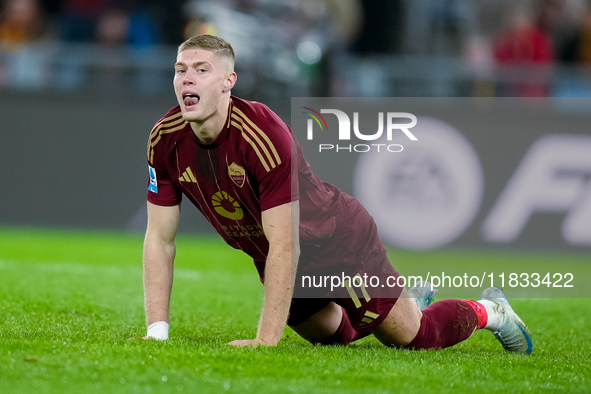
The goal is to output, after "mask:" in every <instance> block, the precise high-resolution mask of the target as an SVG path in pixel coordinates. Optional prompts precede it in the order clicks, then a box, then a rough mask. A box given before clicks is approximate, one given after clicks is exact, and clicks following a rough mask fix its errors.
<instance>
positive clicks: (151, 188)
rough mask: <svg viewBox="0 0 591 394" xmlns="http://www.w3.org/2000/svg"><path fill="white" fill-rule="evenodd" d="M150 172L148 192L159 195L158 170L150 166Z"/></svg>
mask: <svg viewBox="0 0 591 394" xmlns="http://www.w3.org/2000/svg"><path fill="white" fill-rule="evenodd" d="M148 171H149V173H150V185H149V186H148V190H149V191H151V192H154V193H158V179H157V178H156V170H155V169H154V167H151V166H148Z"/></svg>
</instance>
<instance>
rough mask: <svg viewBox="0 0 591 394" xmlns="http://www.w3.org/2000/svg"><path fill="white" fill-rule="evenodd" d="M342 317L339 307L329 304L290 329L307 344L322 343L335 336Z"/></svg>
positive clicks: (332, 303)
mask: <svg viewBox="0 0 591 394" xmlns="http://www.w3.org/2000/svg"><path fill="white" fill-rule="evenodd" d="M342 315H343V311H342V309H341V307H340V306H338V305H337V304H335V303H334V302H330V303H329V304H328V305H326V306H325V307H324V308H322V309H321V310H319V311H318V312H316V313H315V314H313V315H312V316H310V317H309V318H308V319H306V321H304V322H303V323H300V324H298V325H295V326H290V327H291V328H292V329H293V330H294V331H295V332H296V333H297V334H298V335H299V336H301V337H302V338H304V339H305V340H307V341H308V342H311V343H314V344H316V343H323V342H324V341H327V340H329V338H331V337H332V336H334V335H335V333H336V332H337V330H338V329H339V326H340V324H341V321H342V319H343V317H342Z"/></svg>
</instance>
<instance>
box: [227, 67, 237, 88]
mask: <svg viewBox="0 0 591 394" xmlns="http://www.w3.org/2000/svg"><path fill="white" fill-rule="evenodd" d="M236 79H238V76H237V75H236V73H235V72H234V71H231V72H229V73H228V74H227V75H226V81H225V82H224V92H227V91H228V90H231V89H232V88H233V87H234V85H235V84H236Z"/></svg>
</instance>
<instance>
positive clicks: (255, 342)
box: [228, 338, 273, 347]
mask: <svg viewBox="0 0 591 394" xmlns="http://www.w3.org/2000/svg"><path fill="white" fill-rule="evenodd" d="M228 345H232V346H239V347H247V346H251V347H257V346H273V344H272V343H267V342H265V341H263V340H262V339H259V338H256V339H237V340H235V341H232V342H230V343H228Z"/></svg>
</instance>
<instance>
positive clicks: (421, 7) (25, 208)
mask: <svg viewBox="0 0 591 394" xmlns="http://www.w3.org/2000/svg"><path fill="white" fill-rule="evenodd" d="M0 4H2V10H1V13H0V120H1V121H0V128H1V129H0V168H1V169H2V175H1V176H2V190H1V191H0V225H3V226H12V225H14V226H43V227H57V226H59V227H71V228H99V229H127V230H129V231H138V232H141V231H142V230H143V228H144V226H145V220H146V219H145V193H146V192H145V189H146V184H147V171H146V164H145V143H146V141H147V136H148V133H149V131H150V129H151V127H152V126H153V124H154V123H155V122H156V121H157V120H158V119H159V118H160V117H161V116H162V115H163V114H164V113H165V112H166V111H167V110H168V109H169V108H170V107H172V106H174V105H175V104H176V102H175V98H174V95H173V91H172V84H171V81H172V65H173V63H174V59H175V53H176V46H177V45H178V44H179V43H180V42H181V41H182V40H183V39H184V38H186V37H189V36H191V35H194V34H197V33H201V34H202V33H211V34H217V35H219V36H221V37H223V38H225V39H227V40H228V41H230V42H231V43H232V44H233V46H234V48H235V50H236V54H237V72H238V76H239V78H238V83H237V85H236V88H235V90H234V93H235V94H236V95H238V96H241V97H244V98H247V99H251V100H257V101H262V102H264V103H266V104H268V105H269V106H270V107H271V108H272V109H274V110H275V111H276V112H277V113H279V114H280V115H281V116H282V117H283V118H284V119H286V120H287V121H290V119H291V117H292V108H291V98H292V97H347V96H348V97H420V98H433V97H452V98H458V97H462V98H463V99H462V100H464V101H453V103H455V106H454V107H453V108H452V109H451V110H449V111H447V112H445V114H443V115H441V117H440V118H441V119H445V120H446V122H448V123H449V122H453V120H454V119H457V118H458V116H459V112H458V111H459V109H461V108H464V106H465V105H467V104H466V103H467V102H468V103H469V102H473V103H476V102H481V101H482V100H483V98H512V97H545V99H542V100H543V103H544V105H543V106H542V107H540V108H543V110H541V111H537V112H531V113H528V115H527V116H529V117H530V119H532V120H537V122H534V123H527V126H526V127H522V128H520V129H517V130H507V127H503V130H504V132H497V131H498V130H496V129H494V128H491V127H493V126H494V125H495V124H496V122H497V121H501V120H505V121H506V119H507V117H509V118H510V117H511V116H515V114H514V113H512V112H511V109H510V108H505V109H504V110H501V111H500V112H495V115H494V116H488V118H486V123H485V124H482V129H480V128H479V126H480V124H478V123H475V124H472V125H471V127H464V128H462V125H457V124H456V125H454V127H456V128H457V129H459V130H461V131H462V132H463V133H464V137H465V138H466V139H467V141H469V143H470V144H471V145H472V146H473V147H474V149H475V150H474V152H475V153H476V156H477V157H478V158H479V160H480V161H481V163H482V166H483V173H484V179H483V181H482V182H483V183H482V185H481V186H479V187H480V189H479V190H480V192H481V193H482V196H481V197H478V198H479V201H477V204H476V205H477V207H476V209H475V211H474V212H473V213H472V214H471V216H470V217H469V218H468V219H465V218H464V219H462V220H465V223H460V224H459V225H458V226H459V227H458V228H460V229H459V230H457V234H455V236H454V237H450V239H449V240H448V241H446V242H444V243H439V244H437V243H436V242H435V243H434V244H433V245H427V246H425V248H431V247H435V246H434V245H436V246H437V247H443V246H448V245H461V246H477V247H482V246H487V247H511V248H513V247H517V248H519V247H523V248H528V249H557V250H567V251H573V252H588V251H589V250H591V249H590V248H591V238H590V237H591V228H590V227H589V226H591V187H590V186H591V183H590V180H591V176H590V175H591V164H590V163H589V161H588V159H586V158H585V157H586V156H587V157H591V150H589V151H588V155H586V153H585V152H587V151H586V150H585V149H587V147H588V146H589V141H590V140H591V131H590V129H589V127H588V125H589V121H590V120H591V111H589V109H591V106H590V103H591V102H590V101H589V100H588V99H586V96H589V93H591V4H590V3H589V2H588V1H583V0H531V1H525V0H523V1H510V0H445V1H443V0H441V1H435V0H388V1H384V0H323V1H317V0H300V1H297V0H291V1H278V0H215V1H214V0H170V1H166V2H162V1H156V0H120V1H112V0H92V1H91V0H86V1H84V0H3V1H2V2H1V3H0ZM472 98H473V101H470V100H471V99H472ZM465 100H468V101H465ZM510 102H511V101H510ZM509 107H510V106H509ZM417 108H420V106H419V107H417ZM448 109H449V108H448ZM454 111H455V112H454ZM511 114H513V115H511ZM489 115H490V114H489ZM430 116H432V114H430ZM473 123H474V122H473ZM501 123H502V122H501ZM464 126H465V125H464ZM487 127H488V128H487ZM466 130H468V131H466ZM469 130H472V132H470V131H469ZM556 133H558V134H559V135H563V134H564V135H566V136H567V137H566V139H569V138H570V137H573V136H575V137H576V138H575V139H570V140H569V141H570V142H565V143H562V142H563V141H562V140H561V141H562V142H559V143H558V144H557V145H552V141H553V140H551V138H553V136H555V134H556ZM545 137H548V138H550V144H551V147H552V148H550V149H547V150H546V151H545V153H544V152H542V155H544V154H547V155H548V156H547V157H548V162H549V163H550V165H549V167H548V166H546V167H544V166H543V165H542V166H541V170H540V171H542V174H541V175H540V173H539V172H538V173H536V172H535V171H534V170H535V169H534V170H532V171H533V172H531V173H526V174H525V175H526V179H530V176H531V177H533V178H536V177H537V178H536V179H541V180H540V181H539V182H538V186H539V189H535V191H536V192H535V196H532V194H531V193H530V194H528V193H527V192H528V190H532V189H527V188H525V189H523V190H522V191H521V192H519V191H517V192H514V193H513V194H511V193H509V194H508V197H506V199H509V203H507V204H509V206H511V201H513V200H514V204H513V210H511V209H508V210H506V212H504V214H505V216H504V218H505V219H504V220H505V222H504V224H505V225H506V226H508V227H509V228H513V229H514V232H516V233H515V234H514V236H513V237H505V238H503V237H502V236H499V235H498V234H497V235H496V238H495V234H494V231H493V232H492V233H491V232H490V231H488V233H487V230H486V229H483V228H484V226H485V224H484V222H485V220H486V218H488V217H489V215H490V213H491V212H492V211H493V207H494V206H495V203H496V202H497V201H499V199H500V196H501V195H503V194H507V193H504V190H505V188H506V187H507V185H509V184H510V181H511V179H513V177H514V176H516V175H514V174H516V173H518V169H519V168H520V167H521V166H522V164H523V163H525V161H523V162H522V160H523V159H524V157H526V156H527V155H528V152H530V150H532V149H534V148H532V147H535V146H538V147H539V145H540V144H536V142H537V141H540V140H542V141H549V140H548V139H545ZM559 139H560V138H559ZM555 146H556V149H553V148H554V147H555ZM535 149H537V150H535V152H534V153H539V152H538V151H539V149H538V148H535ZM572 149H575V150H577V149H578V150H580V149H583V153H580V154H578V155H573V156H572V160H570V161H569V160H566V159H564V158H565V157H569V152H571V150H572ZM557 151H558V152H559V156H560V157H562V159H561V158H559V159H553V158H554V156H553V155H555V154H556V152H557ZM560 152H562V153H560ZM343 158H344V162H343V163H341V164H339V165H338V168H339V169H340V171H341V172H342V169H343V168H345V169H347V174H350V176H349V183H348V184H347V183H346V181H345V182H343V183H341V184H340V185H339V186H341V187H343V188H344V189H345V190H346V191H348V192H351V193H353V194H355V190H354V187H353V186H352V180H351V179H353V178H352V177H353V174H354V173H355V171H356V167H355V165H356V161H355V160H354V161H351V159H350V158H346V157H343ZM563 159H564V160H563ZM561 160H562V161H561ZM542 162H545V161H544V160H543V158H542ZM313 164H314V163H313ZM319 164H321V162H320V161H318V162H317V164H316V166H315V167H316V168H319V167H320V166H319ZM423 164H425V163H423ZM427 164H429V163H427ZM427 167H428V166H427ZM422 168H423V169H424V168H425V167H422ZM528 168H529V167H528ZM443 170H444V169H442V168H438V167H437V165H436V164H435V165H432V166H431V167H428V168H427V174H428V175H427V176H423V177H422V178H417V179H419V184H415V185H411V186H410V187H412V188H414V189H413V190H414V193H437V192H436V191H435V192H434V191H433V190H449V188H450V187H452V186H453V185H452V184H450V183H449V182H452V181H453V179H451V180H450V179H449V178H446V177H445V176H443V175H441V174H444V175H445V171H443ZM530 170H531V168H530ZM319 171H320V172H322V169H319ZM417 171H418V170H417ZM544 171H545V172H544ZM416 173H417V174H420V171H419V172H416ZM422 174H423V175H424V172H423V173H422ZM438 174H439V175H438ZM532 174H533V175H532ZM536 174H537V175H536ZM326 175H327V177H328V178H330V174H326ZM528 175H529V176H528ZM438 176H439V178H438ZM545 176H546V178H544V177H545ZM421 179H423V180H424V181H425V182H426V183H424V184H421V183H420V180H421ZM434 179H435V181H437V182H440V183H443V184H445V183H446V182H448V184H447V186H446V187H440V188H439V189H438V188H435V189H434V188H432V187H426V186H427V185H429V184H430V183H429V182H433V180H434ZM518 180H519V179H518ZM515 182H517V181H515ZM431 184H432V183H431ZM532 187H535V185H534V186H532ZM557 191H558V192H557ZM560 191H563V192H560ZM538 192H539V193H538ZM545 192H547V193H548V194H547V195H544V193H545ZM520 193H521V194H520ZM540 195H541V196H542V197H540ZM423 197H425V196H423ZM426 197H429V196H426ZM431 197H433V196H431ZM435 197H437V196H435ZM538 197H539V198H538ZM449 198H454V197H453V196H451V197H449ZM511 199H513V200H511ZM423 201H427V203H428V201H433V200H432V199H431V200H430V199H429V198H425V199H424V200H423ZM186 214H189V215H190V219H184V220H183V222H182V228H183V229H184V230H189V231H198V232H199V231H207V230H206V226H205V225H204V222H203V220H202V219H201V218H200V217H199V215H197V214H195V211H194V210H193V209H185V212H184V215H186ZM519 215H521V216H519ZM501 216H502V215H501ZM518 216H519V217H520V218H521V219H518V220H521V222H519V223H520V224H519V223H517V224H516V223H511V218H512V217H513V218H514V217H518ZM507 218H508V219H507ZM501 219H502V218H501ZM501 219H499V220H501ZM587 219H588V220H587ZM451 220H453V218H452V219H451ZM458 220H459V219H458ZM507 221H508V222H507ZM573 221H574V222H575V224H574V225H573V224H572V223H571V222H573ZM501 222H502V220H501ZM569 223H570V224H569ZM502 224H503V223H501V224H500V225H499V224H498V221H497V227H496V228H497V230H498V229H501V230H502V229H503V226H502ZM493 227H494V226H493ZM516 227H517V229H516V230H515V228H516ZM501 230H499V231H501ZM442 231H447V230H442ZM491 231H492V230H491ZM487 234H488V236H487ZM490 234H493V235H490ZM391 242H392V243H394V244H395V243H396V242H395V240H394V241H391ZM395 246H399V247H403V248H405V247H408V248H411V249H412V248H416V245H415V246H413V245H412V242H411V243H409V244H404V242H401V243H400V244H398V245H395ZM420 248H421V247H419V249H420Z"/></svg>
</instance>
